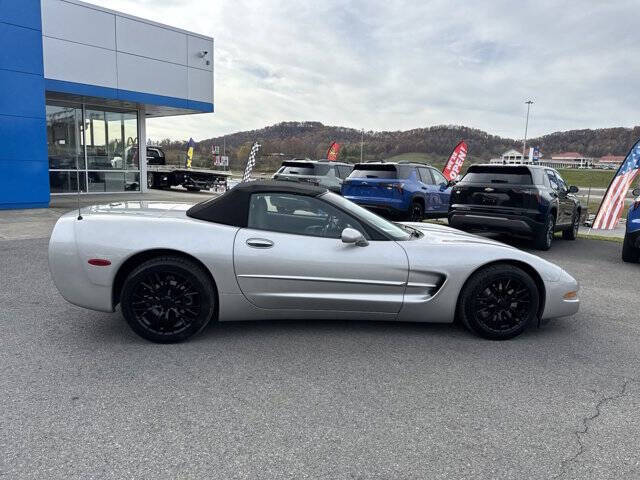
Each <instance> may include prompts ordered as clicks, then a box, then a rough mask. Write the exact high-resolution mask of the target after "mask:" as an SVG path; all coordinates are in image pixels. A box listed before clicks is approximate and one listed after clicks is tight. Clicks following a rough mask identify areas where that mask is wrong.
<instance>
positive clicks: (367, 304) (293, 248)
mask: <svg viewBox="0 0 640 480" xmlns="http://www.w3.org/2000/svg"><path fill="white" fill-rule="evenodd" d="M49 264H50V268H51V273H52V276H53V280H54V282H55V284H56V287H57V288H58V290H59V291H60V293H61V294H62V296H63V297H64V298H65V299H67V300H68V301H69V302H71V303H73V304H76V305H79V306H81V307H85V308H88V309H92V310H100V311H105V312H112V311H114V310H115V309H116V307H117V306H118V305H120V309H121V311H122V315H123V316H124V318H125V319H126V321H127V322H128V323H129V325H130V326H131V328H132V329H133V330H134V331H135V332H136V333H138V334H139V335H141V336H142V337H144V338H146V339H148V340H151V341H154V342H163V343H168V342H176V341H181V340H185V339H187V338H189V337H191V336H192V335H194V334H196V333H198V332H200V331H201V330H202V329H203V328H204V327H205V326H206V325H207V324H208V323H209V322H210V321H211V320H218V321H230V320H264V319H286V318H289V319H303V318H304V319H354V320H355V319H363V320H364V319H366V320H395V321H403V322H453V321H454V320H456V319H458V320H459V321H460V322H461V323H462V324H464V325H465V326H466V327H467V328H469V329H470V330H471V331H473V332H475V333H476V334H478V335H481V336H483V337H486V338H490V339H507V338H511V337H514V336H516V335H518V334H520V333H521V332H522V331H523V330H524V329H525V328H526V327H527V325H530V324H534V323H537V322H539V321H540V320H542V319H547V318H555V317H562V316H566V315H572V314H574V313H576V312H577V311H578V307H579V300H578V283H577V282H576V280H575V279H573V277H571V276H570V275H569V274H568V273H567V272H565V271H564V270H563V269H562V268H560V267H558V266H556V265H554V264H552V263H549V262H547V261H545V260H543V259H541V258H539V257H536V256H534V255H531V254H529V253H526V252H523V251H520V250H518V249H516V248H513V247H510V246H508V245H504V244H502V243H499V242H496V241H493V240H490V239H487V238H483V237H478V236H475V235H470V234H466V233H463V232H460V231H457V230H454V229H451V228H448V227H444V226H440V225H434V224H426V223H401V224H399V223H391V222H389V221H387V220H384V219H383V218H381V217H379V216H377V215H375V214H373V213H371V212H369V211H368V210H365V209H364V208H362V207H359V206H358V205H355V204H354V203H351V202H349V201H348V200H345V199H344V198H342V197H341V196H339V195H336V194H333V193H331V192H328V191H326V190H325V189H322V188H319V187H313V186H306V185H303V184H294V183H289V182H283V183H281V182H274V181H264V182H250V183H245V184H240V185H238V186H237V187H235V188H233V189H232V190H230V191H229V192H227V193H225V194H224V195H222V196H220V197H218V198H215V199H211V200H207V201H205V202H202V203H199V204H197V205H195V206H190V205H184V204H169V203H161V202H123V203H115V204H109V205H100V206H94V207H88V208H85V209H83V210H82V212H81V218H78V212H71V213H68V214H66V215H64V216H62V217H61V218H60V219H59V220H58V222H57V224H56V226H55V228H54V230H53V233H52V235H51V240H50V244H49Z"/></svg>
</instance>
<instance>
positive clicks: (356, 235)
mask: <svg viewBox="0 0 640 480" xmlns="http://www.w3.org/2000/svg"><path fill="white" fill-rule="evenodd" d="M341 237H342V243H354V244H355V245H356V246H358V247H366V246H367V245H369V242H368V241H367V239H366V238H364V236H363V235H362V234H361V233H360V232H359V231H358V230H356V229H355V228H350V227H347V228H345V229H344V230H342V235H341Z"/></svg>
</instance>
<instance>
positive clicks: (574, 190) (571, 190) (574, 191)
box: [569, 185, 579, 193]
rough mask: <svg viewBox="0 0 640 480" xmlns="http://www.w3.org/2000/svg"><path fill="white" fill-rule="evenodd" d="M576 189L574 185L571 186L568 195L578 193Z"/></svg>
mask: <svg viewBox="0 0 640 480" xmlns="http://www.w3.org/2000/svg"><path fill="white" fill-rule="evenodd" d="M578 190H579V189H578V187H576V186H575V185H571V186H570V187H569V193H578Z"/></svg>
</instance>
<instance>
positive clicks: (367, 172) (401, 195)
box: [342, 162, 451, 222]
mask: <svg viewBox="0 0 640 480" xmlns="http://www.w3.org/2000/svg"><path fill="white" fill-rule="evenodd" d="M450 187H451V185H450V183H449V182H448V181H447V179H446V178H445V177H444V175H442V173H440V172H439V171H438V170H436V169H435V168H433V167H431V166H429V165H424V164H421V163H392V162H371V163H357V164H356V165H355V166H354V167H353V171H352V172H351V174H350V175H349V177H348V178H347V179H346V180H345V182H344V183H343V184H342V195H343V196H344V197H345V198H348V199H349V200H351V201H352V202H355V203H357V204H358V205H362V206H363V207H366V208H368V209H370V210H374V211H376V212H380V213H383V214H386V215H387V216H391V217H392V218H400V219H404V220H411V221H417V222H419V221H421V220H422V219H423V218H439V217H446V216H447V211H448V209H449V197H450V195H451V188H450Z"/></svg>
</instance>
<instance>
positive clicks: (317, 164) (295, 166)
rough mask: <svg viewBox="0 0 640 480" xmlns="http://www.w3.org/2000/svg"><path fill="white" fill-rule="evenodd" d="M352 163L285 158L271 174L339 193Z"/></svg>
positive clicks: (285, 179)
mask: <svg viewBox="0 0 640 480" xmlns="http://www.w3.org/2000/svg"><path fill="white" fill-rule="evenodd" d="M352 169H353V165H351V164H350V163H343V162H329V161H327V160H309V159H305V160H297V159H293V160H286V161H284V162H282V165H281V166H280V168H279V169H278V171H277V172H276V173H275V174H274V175H273V179H274V180H283V181H287V180H288V181H294V182H304V183H308V184H311V185H318V186H321V187H325V188H327V189H329V190H331V191H332V192H336V193H340V189H341V188H342V182H343V181H344V179H345V178H347V176H348V175H349V173H351V170H352Z"/></svg>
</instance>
